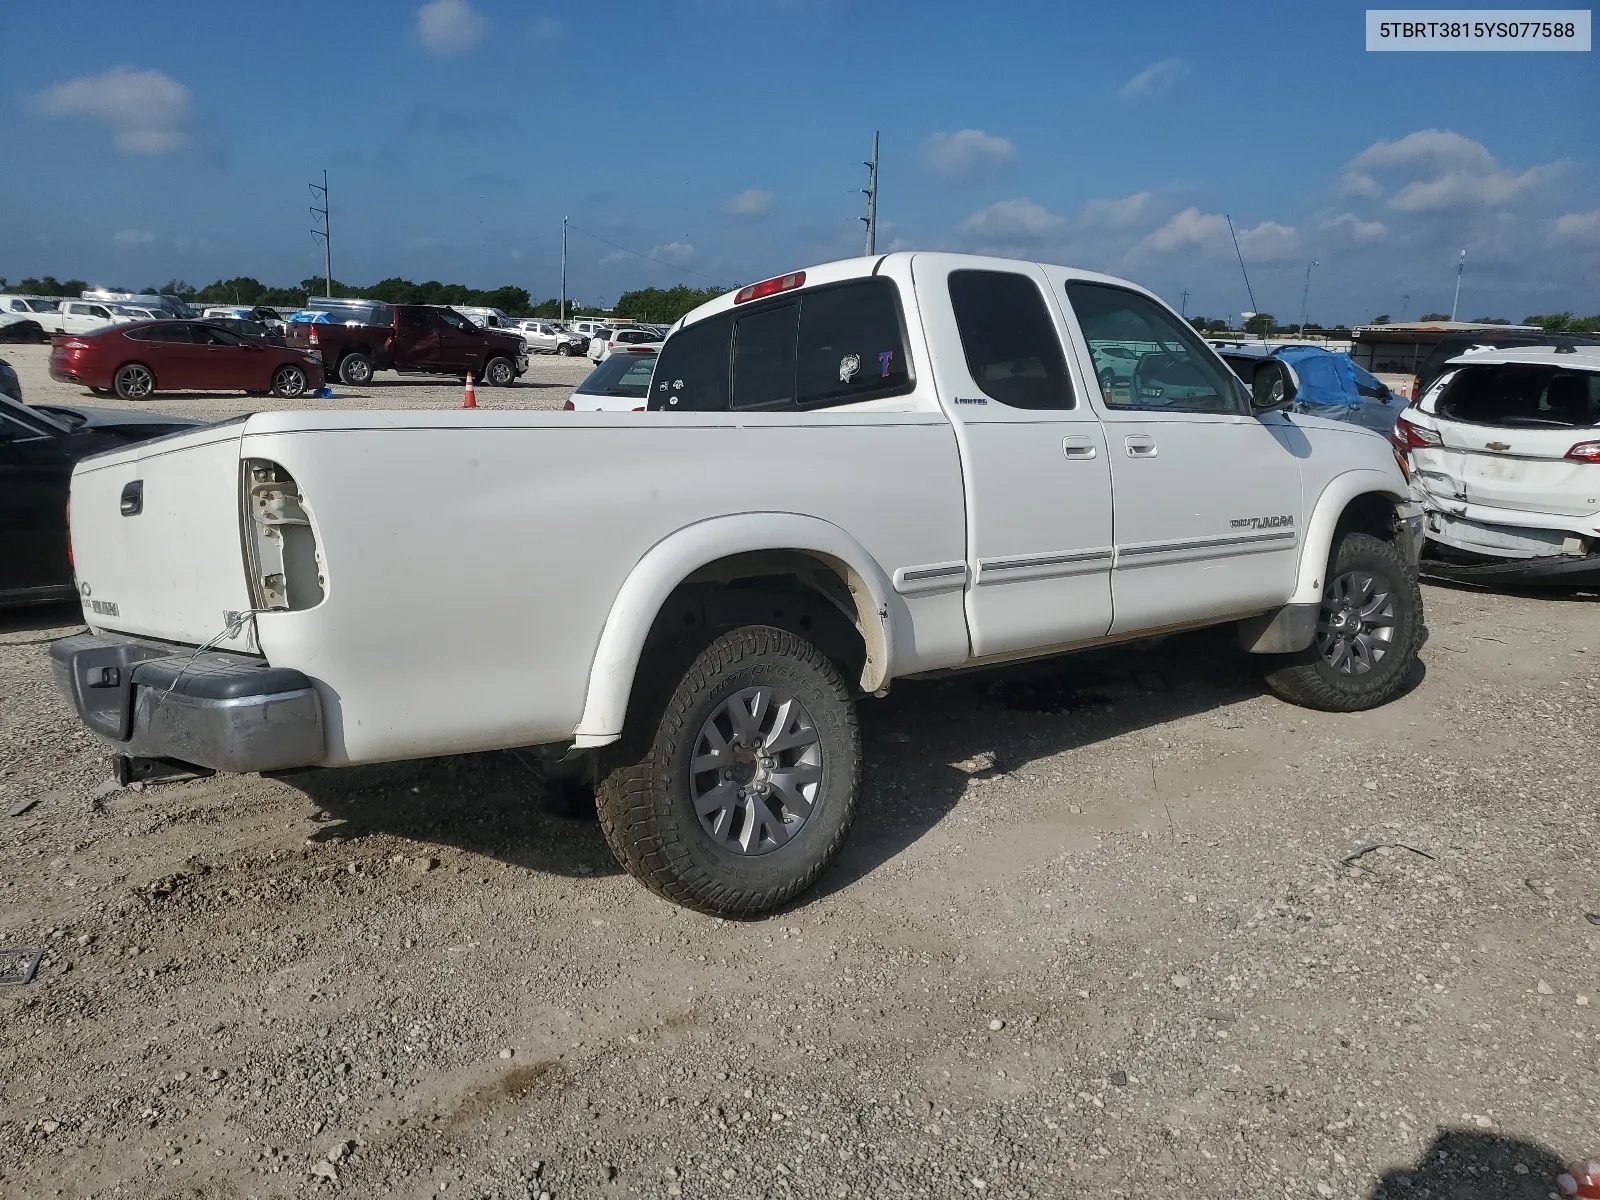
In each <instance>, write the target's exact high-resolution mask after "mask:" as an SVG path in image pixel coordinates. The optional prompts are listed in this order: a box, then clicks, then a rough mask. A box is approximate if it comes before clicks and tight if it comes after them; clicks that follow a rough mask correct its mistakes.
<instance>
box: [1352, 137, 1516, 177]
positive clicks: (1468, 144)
mask: <svg viewBox="0 0 1600 1200" xmlns="http://www.w3.org/2000/svg"><path fill="white" fill-rule="evenodd" d="M1415 163H1436V164H1439V165H1440V166H1443V167H1457V168H1465V169H1469V170H1470V169H1475V170H1478V171H1492V170H1494V169H1495V166H1496V164H1495V161H1494V155H1492V154H1490V153H1489V150H1488V148H1487V147H1486V146H1484V145H1483V143H1482V142H1475V141H1473V140H1472V139H1471V138H1469V137H1462V136H1461V135H1460V134H1459V133H1455V132H1453V131H1451V130H1448V129H1419V130H1417V131H1416V132H1415V133H1408V134H1406V136H1405V137H1403V138H1400V139H1399V140H1397V141H1387V140H1385V141H1377V142H1373V143H1372V145H1370V146H1368V147H1367V148H1366V149H1365V150H1363V151H1362V152H1361V153H1360V154H1358V155H1356V156H1355V157H1354V158H1353V159H1351V160H1350V166H1351V167H1352V168H1353V169H1360V168H1363V167H1401V166H1411V165H1413V164H1415Z"/></svg>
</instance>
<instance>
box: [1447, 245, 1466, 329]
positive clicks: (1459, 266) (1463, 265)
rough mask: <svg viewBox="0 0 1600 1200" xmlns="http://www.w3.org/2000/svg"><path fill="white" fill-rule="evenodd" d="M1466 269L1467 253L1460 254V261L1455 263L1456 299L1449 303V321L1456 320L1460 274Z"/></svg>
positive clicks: (1459, 293) (1459, 299)
mask: <svg viewBox="0 0 1600 1200" xmlns="http://www.w3.org/2000/svg"><path fill="white" fill-rule="evenodd" d="M1466 269H1467V252H1466V251H1465V250H1463V251H1462V252H1461V261H1460V262H1458V263H1456V298H1455V299H1454V300H1452V301H1450V319H1451V320H1452V321H1454V320H1455V319H1456V306H1457V305H1459V304H1460V303H1461V273H1462V272H1463V271H1465V270H1466Z"/></svg>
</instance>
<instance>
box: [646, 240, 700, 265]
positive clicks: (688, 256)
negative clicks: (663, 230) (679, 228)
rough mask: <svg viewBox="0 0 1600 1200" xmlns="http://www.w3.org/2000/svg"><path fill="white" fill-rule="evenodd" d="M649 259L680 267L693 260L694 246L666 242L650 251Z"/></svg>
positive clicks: (684, 243) (686, 243) (685, 243)
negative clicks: (657, 259) (656, 259)
mask: <svg viewBox="0 0 1600 1200" xmlns="http://www.w3.org/2000/svg"><path fill="white" fill-rule="evenodd" d="M650 257H651V258H659V259H660V260H661V261H662V262H664V263H671V264H672V265H673V266H675V267H681V266H684V265H685V264H686V263H688V262H690V261H691V260H693V258H694V246H693V245H691V244H690V243H688V242H666V243H664V244H663V245H660V246H657V247H656V248H655V249H654V250H652V251H650Z"/></svg>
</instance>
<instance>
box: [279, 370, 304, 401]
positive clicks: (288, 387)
mask: <svg viewBox="0 0 1600 1200" xmlns="http://www.w3.org/2000/svg"><path fill="white" fill-rule="evenodd" d="M305 392H306V373H305V372H304V371H302V370H301V369H300V368H299V367H297V366H294V365H293V364H290V363H286V364H284V365H283V366H281V367H279V368H278V369H277V370H276V371H274V372H273V373H272V394H273V395H274V396H281V397H282V398H283V399H285V400H293V399H294V398H295V397H296V396H303V395H305Z"/></svg>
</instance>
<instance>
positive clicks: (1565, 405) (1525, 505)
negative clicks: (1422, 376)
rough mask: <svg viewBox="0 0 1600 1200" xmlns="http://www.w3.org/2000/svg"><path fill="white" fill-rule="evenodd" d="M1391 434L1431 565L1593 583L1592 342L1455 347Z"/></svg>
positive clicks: (1596, 403)
mask: <svg viewBox="0 0 1600 1200" xmlns="http://www.w3.org/2000/svg"><path fill="white" fill-rule="evenodd" d="M1391 437H1392V439H1393V441H1394V444H1395V446H1396V448H1397V449H1398V450H1399V451H1400V452H1401V453H1402V454H1404V455H1405V456H1406V457H1407V459H1408V461H1409V462H1410V464H1411V481H1412V491H1413V493H1414V494H1415V495H1416V497H1417V499H1419V500H1420V501H1421V502H1422V504H1423V507H1424V509H1425V511H1426V514H1427V536H1428V559H1429V562H1428V569H1429V570H1430V571H1432V572H1434V573H1435V574H1441V575H1448V576H1452V577H1455V578H1468V579H1479V580H1505V581H1507V582H1512V581H1515V582H1519V583H1554V584H1593V583H1600V346H1574V345H1571V344H1567V345H1555V346H1539V347H1525V348H1519V349H1505V350H1500V349H1490V350H1481V351H1478V352H1475V353H1470V354H1463V355H1461V356H1460V357H1459V358H1455V359H1452V360H1451V361H1450V363H1449V364H1448V365H1447V366H1446V368H1445V370H1444V373H1443V374H1441V375H1440V376H1439V378H1438V379H1437V380H1435V381H1434V383H1433V384H1432V386H1430V387H1429V388H1428V390H1427V391H1426V392H1425V393H1424V394H1423V396H1422V398H1421V399H1420V400H1419V401H1418V402H1417V403H1416V404H1415V405H1414V406H1412V407H1411V408H1408V409H1407V410H1406V411H1405V412H1404V413H1403V414H1402V415H1401V416H1400V418H1399V419H1398V420H1397V421H1396V422H1395V427H1394V432H1393V433H1392V434H1391Z"/></svg>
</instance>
